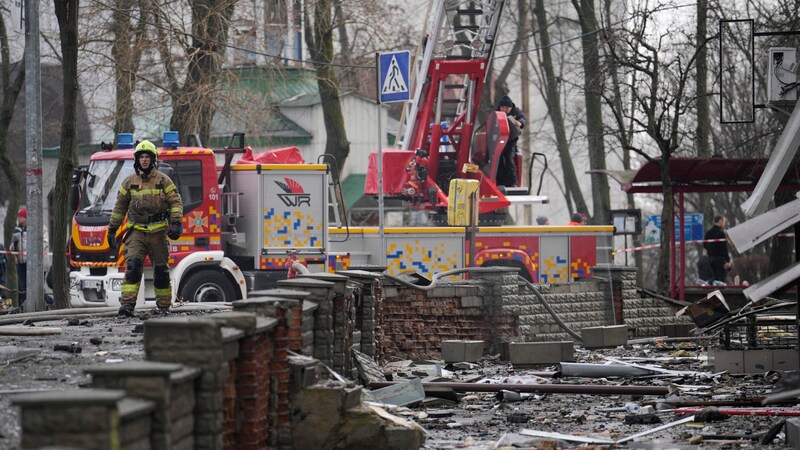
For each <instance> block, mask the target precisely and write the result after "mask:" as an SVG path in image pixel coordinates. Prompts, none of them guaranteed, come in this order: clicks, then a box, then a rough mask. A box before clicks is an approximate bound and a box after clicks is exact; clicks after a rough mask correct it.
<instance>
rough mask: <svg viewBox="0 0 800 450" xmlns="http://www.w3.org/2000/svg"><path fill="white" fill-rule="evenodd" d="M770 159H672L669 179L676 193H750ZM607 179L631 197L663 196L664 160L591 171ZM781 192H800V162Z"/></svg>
mask: <svg viewBox="0 0 800 450" xmlns="http://www.w3.org/2000/svg"><path fill="white" fill-rule="evenodd" d="M767 161H769V160H768V159H767V158H743V159H730V158H671V159H670V160H669V176H670V180H671V182H672V186H673V190H674V191H675V192H684V193H691V192H747V191H752V190H753V188H755V185H756V183H758V179H759V178H760V177H761V174H762V172H764V167H765V166H766V165H767ZM589 173H602V174H604V175H608V176H609V177H610V178H612V179H613V180H615V181H617V182H618V183H619V184H620V187H621V188H622V190H623V191H625V192H628V193H631V194H639V193H661V190H662V179H661V158H658V159H656V160H654V161H648V162H646V163H645V164H643V165H642V166H641V167H640V168H639V169H637V170H591V171H589ZM780 189H782V190H791V189H794V190H800V162H797V163H794V164H792V165H791V166H790V167H789V169H788V170H787V171H786V175H785V176H784V178H783V181H782V183H781V187H780Z"/></svg>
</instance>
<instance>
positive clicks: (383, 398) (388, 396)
mask: <svg viewBox="0 0 800 450" xmlns="http://www.w3.org/2000/svg"><path fill="white" fill-rule="evenodd" d="M424 398H425V390H424V389H423V387H422V380H420V379H419V378H413V379H411V380H408V381H406V382H403V383H397V384H394V385H391V386H387V387H385V388H381V389H375V390H373V391H366V392H364V399H365V400H368V401H371V402H375V403H385V404H388V405H395V406H405V405H410V404H412V403H417V402H420V401H422V400H423V399H424Z"/></svg>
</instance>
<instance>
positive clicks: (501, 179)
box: [496, 95, 528, 187]
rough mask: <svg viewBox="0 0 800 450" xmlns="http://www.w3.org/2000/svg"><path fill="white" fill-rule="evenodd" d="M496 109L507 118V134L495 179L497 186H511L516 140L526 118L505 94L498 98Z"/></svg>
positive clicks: (515, 173) (514, 182)
mask: <svg viewBox="0 0 800 450" xmlns="http://www.w3.org/2000/svg"><path fill="white" fill-rule="evenodd" d="M497 110H498V111H501V112H504V113H505V114H506V117H507V118H508V128H509V135H508V142H507V143H506V146H505V148H504V149H503V154H502V155H501V156H500V163H499V164H498V166H497V177H496V181H497V185H498V186H508V187H513V186H516V185H517V163H516V156H517V141H519V136H520V135H521V134H522V129H523V128H525V125H527V124H528V118H527V117H525V113H523V112H522V110H521V109H519V108H517V106H516V105H515V104H514V102H513V101H512V100H511V98H510V97H509V96H507V95H504V96H503V98H501V99H500V103H499V104H498V105H497Z"/></svg>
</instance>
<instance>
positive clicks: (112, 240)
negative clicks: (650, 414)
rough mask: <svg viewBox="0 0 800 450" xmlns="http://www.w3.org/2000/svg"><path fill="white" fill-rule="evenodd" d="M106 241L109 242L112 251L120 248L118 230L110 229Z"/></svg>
mask: <svg viewBox="0 0 800 450" xmlns="http://www.w3.org/2000/svg"><path fill="white" fill-rule="evenodd" d="M106 239H107V240H108V247H109V248H111V249H112V250H116V249H118V248H119V244H118V243H117V229H116V228H113V227H108V234H107V235H106Z"/></svg>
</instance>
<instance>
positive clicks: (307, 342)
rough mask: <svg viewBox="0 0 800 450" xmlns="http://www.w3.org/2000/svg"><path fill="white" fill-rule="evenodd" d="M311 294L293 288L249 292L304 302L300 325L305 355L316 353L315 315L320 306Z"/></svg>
mask: <svg viewBox="0 0 800 450" xmlns="http://www.w3.org/2000/svg"><path fill="white" fill-rule="evenodd" d="M309 295H311V293H310V292H306V291H296V290H293V289H264V290H261V291H253V292H251V293H250V294H249V297H250V298H260V297H263V296H266V297H271V298H284V299H289V300H298V301H301V302H302V303H301V304H302V308H303V315H302V318H301V321H300V322H301V325H300V327H301V334H302V347H301V350H302V351H301V353H302V354H304V355H313V354H314V315H315V314H316V311H317V308H318V307H319V305H318V304H317V303H316V302H312V301H310V300H308V299H307V297H308V296H309Z"/></svg>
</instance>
